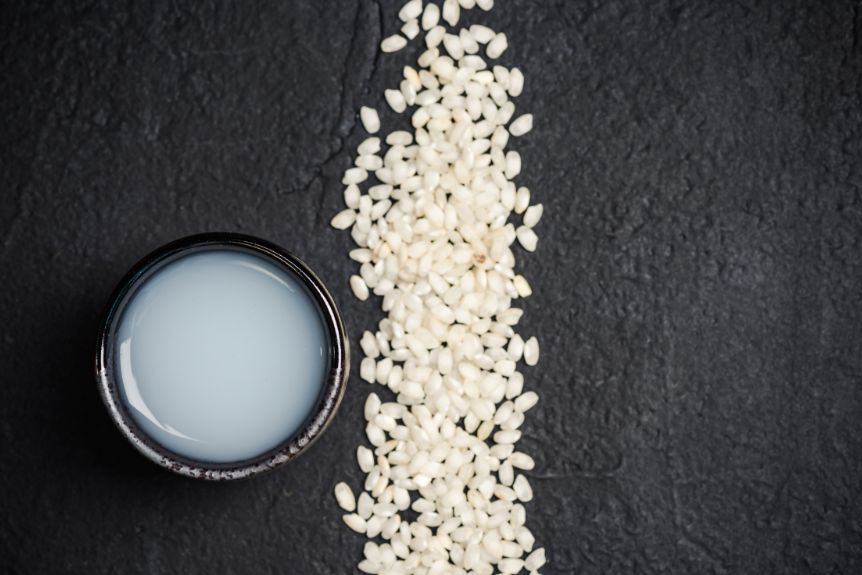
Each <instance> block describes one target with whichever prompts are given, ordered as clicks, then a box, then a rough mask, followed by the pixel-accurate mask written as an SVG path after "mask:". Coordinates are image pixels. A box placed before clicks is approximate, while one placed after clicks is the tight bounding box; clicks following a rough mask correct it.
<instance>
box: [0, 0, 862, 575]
mask: <svg viewBox="0 0 862 575" xmlns="http://www.w3.org/2000/svg"><path fill="white" fill-rule="evenodd" d="M257 4H258V3H251V2H237V3H232V4H229V5H228V4H223V3H216V2H186V3H182V2H153V3H150V2H141V3H128V4H127V3H118V2H54V3H53V5H45V6H37V5H36V3H25V2H14V1H12V2H6V3H4V4H3V5H2V6H0V67H2V70H3V72H2V77H3V90H2V96H0V113H2V120H3V129H2V130H0V146H2V147H0V150H2V156H0V158H2V159H0V182H2V184H0V186H2V192H0V193H2V195H0V208H2V209H0V232H2V236H0V237H2V247H1V248H0V249H2V251H0V278H2V281H3V290H2V292H0V314H2V315H0V320H2V333H3V337H2V342H0V366H2V373H3V378H2V385H0V429H2V449H0V453H2V456H0V478H2V479H0V481H2V485H3V489H2V495H0V502H2V505H0V565H2V566H3V567H4V569H3V570H4V572H9V573H13V574H30V573H33V574H35V573H39V574H44V573H123V574H132V573H296V574H317V573H348V572H353V571H352V565H354V562H355V561H356V559H357V558H358V557H359V555H360V553H361V547H362V542H363V540H362V539H361V538H360V537H358V536H355V535H353V534H352V533H351V532H350V531H348V530H347V529H346V528H344V527H343V526H342V525H340V523H339V522H340V520H339V517H340V514H339V512H338V510H337V509H336V507H335V504H334V502H333V500H332V497H331V491H332V487H333V485H334V484H335V482H336V481H337V480H339V479H341V478H348V479H350V480H351V482H352V483H353V484H354V485H357V484H358V480H359V473H358V470H357V469H356V468H355V465H354V463H353V450H354V448H355V445H356V444H357V443H358V442H359V441H360V439H361V437H362V426H361V422H360V420H361V414H360V409H359V405H360V402H361V400H362V398H363V397H364V395H365V393H366V392H367V391H368V386H366V385H365V384H363V383H361V382H359V381H358V378H354V381H353V384H352V387H351V388H350V389H349V391H348V395H347V398H346V401H345V404H344V406H343V410H342V412H341V413H340V415H339V417H338V418H337V419H336V421H335V424H334V425H333V427H332V428H331V429H330V430H329V431H328V432H327V433H326V434H325V436H324V437H323V438H322V439H321V441H320V442H319V443H318V444H317V445H315V447H314V448H313V449H312V450H311V452H310V453H309V454H308V455H306V456H304V457H303V458H301V459H300V460H299V461H297V462H296V463H295V464H294V465H291V466H290V467H289V468H286V469H284V470H281V471H279V472H277V473H274V474H271V475H269V476H267V477H262V478H258V479H255V480H252V481H249V482H244V483H234V484H228V485H211V484H202V483H196V482H193V481H190V480H186V479H183V478H181V477H175V476H173V475H170V474H168V473H166V472H163V471H161V470H160V469H158V468H157V467H156V466H154V465H152V464H150V463H149V462H147V461H146V460H145V459H144V458H142V457H140V456H139V455H137V454H136V453H135V452H134V451H133V450H132V449H131V448H130V447H128V446H127V445H126V444H125V443H124V441H123V440H122V438H121V437H120V435H119V433H117V432H116V431H115V430H114V429H113V428H112V426H111V423H110V422H109V420H108V417H107V415H106V413H105V411H104V409H103V408H102V406H101V405H100V403H99V398H98V396H97V394H96V386H95V383H94V382H93V378H92V375H91V373H90V372H91V368H92V357H91V352H92V347H93V342H94V336H95V330H96V323H97V318H98V316H99V313H100V310H101V306H102V305H103V303H104V302H105V300H106V298H107V296H108V294H109V293H110V290H111V288H112V287H113V284H114V282H116V281H117V280H118V279H119V277H120V276H121V274H122V273H123V272H124V271H125V270H126V269H127V268H128V267H129V266H130V265H131V264H132V263H133V262H134V261H135V260H136V259H137V258H138V257H140V256H142V255H143V254H145V253H146V252H148V251H149V250H151V249H153V248H155V247H156V246H158V245H160V244H162V243H164V242H166V241H168V240H171V239H174V238H176V237H178V236H181V235H185V234H190V233H194V232H201V231H213V230H228V231H242V232H246V233H251V234H255V235H259V236H262V237H265V238H268V239H271V240H273V241H276V242H278V243H280V244H282V245H284V246H286V247H288V248H289V249H292V250H294V251H295V252H297V253H298V254H299V255H301V256H302V257H304V258H306V260H307V261H308V262H309V263H310V264H311V265H312V266H313V267H314V268H315V269H316V270H318V271H319V273H320V275H321V277H322V278H323V279H324V281H325V282H327V284H328V285H330V286H331V288H332V290H333V292H334V294H335V297H336V298H337V300H338V301H339V303H340V304H341V306H342V310H343V312H344V315H345V317H346V320H347V324H348V328H349V329H350V330H351V332H352V334H353V339H354V343H355V342H356V340H357V336H358V335H359V334H360V333H361V330H362V329H364V328H366V327H368V326H370V325H372V322H373V320H374V318H375V317H376V316H377V313H378V312H377V311H376V309H375V306H373V305H370V304H360V303H358V302H357V301H355V300H354V299H352V298H351V297H350V296H349V290H348V287H347V278H348V276H349V274H350V273H351V270H352V269H353V268H352V266H351V265H350V264H349V262H348V260H347V257H346V252H347V250H348V248H349V246H350V241H349V237H348V235H347V234H343V233H341V234H340V233H336V232H335V231H332V230H329V229H328V228H327V225H326V224H327V222H328V220H329V219H330V217H331V216H332V214H334V213H335V212H336V211H337V209H338V208H339V206H340V202H341V185H340V184H339V183H338V181H339V178H340V171H341V170H343V169H344V168H345V167H346V166H347V165H348V163H349V159H350V158H349V156H350V153H349V152H350V150H351V149H352V148H353V146H355V144H356V143H357V142H358V141H359V140H360V138H361V137H362V133H361V129H360V128H359V126H358V125H357V121H356V117H355V116H354V113H353V112H354V110H356V109H357V108H358V106H359V105H360V104H367V103H371V104H374V105H377V106H378V107H380V108H381V110H382V105H383V104H382V97H381V94H382V89H383V88H384V86H389V85H391V84H392V83H393V82H394V80H395V79H396V77H397V76H398V74H399V70H400V68H401V66H403V65H404V63H405V62H406V55H405V53H399V54H396V55H389V56H378V55H377V44H378V43H379V40H380V38H381V33H382V32H385V33H387V34H388V33H390V32H391V31H393V30H394V29H395V25H396V22H395V17H394V13H395V12H396V9H397V5H396V4H395V3H393V2H388V1H387V2H383V1H382V0H381V2H380V4H379V5H378V4H376V3H372V2H364V1H363V2H350V1H346V0H345V1H342V2H322V1H321V2H311V1H306V2H303V1H298V0H297V1H293V2H270V3H265V4H263V3H261V4H260V5H259V6H258V5H257ZM499 4H500V6H499V7H498V8H497V9H496V10H495V12H494V13H492V14H491V15H482V14H471V15H470V19H471V20H472V19H476V18H479V17H482V18H484V19H485V20H486V21H490V22H491V23H492V24H493V25H494V26H497V27H500V28H501V29H503V30H505V31H506V32H507V33H508V34H509V38H510V44H511V48H510V49H509V51H508V53H507V54H506V55H505V57H504V58H503V60H504V62H506V63H514V64H517V65H519V66H521V67H522V68H523V69H524V70H525V72H526V75H527V88H526V90H525V93H524V96H523V97H522V98H521V99H520V102H521V104H522V106H523V109H528V110H530V111H532V112H534V113H535V115H536V127H535V129H534V131H533V133H532V134H531V135H530V136H529V137H527V138H525V139H523V140H519V141H518V142H517V145H518V146H519V148H520V150H521V152H522V154H523V158H524V168H525V171H524V174H523V177H522V181H523V182H524V183H525V184H526V185H528V186H530V187H531V188H532V189H533V191H534V195H535V197H536V199H538V200H539V201H541V202H543V203H544V204H545V206H546V207H545V216H544V220H543V222H542V224H541V241H540V244H539V250H538V252H537V253H536V254H535V255H532V256H529V257H521V258H520V260H519V265H520V266H521V269H522V270H523V272H524V273H525V274H526V275H527V276H528V277H529V278H530V279H531V281H532V284H533V289H534V291H535V296H534V298H532V299H530V300H529V301H527V302H526V303H525V306H524V307H525V308H526V314H525V318H524V321H523V330H524V332H525V333H527V334H532V333H536V334H538V335H539V337H540V339H541V341H542V345H543V350H542V361H541V363H540V365H539V366H538V367H537V368H535V369H533V370H530V371H529V372H528V377H527V381H528V386H530V387H531V388H533V389H536V390H538V391H539V392H540V393H541V395H542V397H543V401H542V402H541V403H540V405H539V406H538V407H537V408H536V409H535V411H534V412H532V417H530V418H528V421H527V424H526V428H525V429H526V436H525V439H524V443H525V445H526V446H527V447H528V448H529V449H530V450H531V451H533V452H534V453H536V454H537V460H538V463H539V467H538V469H537V470H536V471H535V472H534V473H533V478H534V479H533V482H534V487H535V491H536V499H535V501H534V502H533V503H531V504H530V505H529V506H528V510H529V513H528V515H529V523H530V525H531V527H532V528H533V529H534V531H535V532H536V534H537V539H538V540H539V541H540V542H542V543H544V544H545V545H546V546H547V549H548V556H549V559H550V560H551V562H552V566H551V567H549V568H548V569H546V570H544V571H545V573H596V574H599V573H728V574H737V573H751V574H760V573H859V572H862V523H860V517H862V462H860V457H862V387H860V386H862V246H860V237H862V198H860V188H862V128H860V126H862V101H860V91H862V86H860V78H862V14H860V12H862V7H860V4H859V2H849V1H839V0H835V1H832V2H802V1H787V2H754V1H746V0H741V1H738V2H707V1H705V0H704V1H696V2H677V1H658V2H645V3H640V4H636V3H634V2H624V1H604V0H603V1H599V0H595V1H589V2H586V1H580V0H577V1H570V0H557V1H554V2H551V1H548V2H545V1H542V2H526V1H514V0H512V1H502V0H501V1H500V2H499ZM408 53H409V54H415V50H413V51H409V50H408ZM382 116H383V120H384V123H385V124H386V123H387V122H389V121H391V113H383V114H382ZM390 125H391V124H390ZM521 255H522V254H521ZM356 355H358V354H356ZM356 359H357V358H356V357H354V369H355V368H356Z"/></svg>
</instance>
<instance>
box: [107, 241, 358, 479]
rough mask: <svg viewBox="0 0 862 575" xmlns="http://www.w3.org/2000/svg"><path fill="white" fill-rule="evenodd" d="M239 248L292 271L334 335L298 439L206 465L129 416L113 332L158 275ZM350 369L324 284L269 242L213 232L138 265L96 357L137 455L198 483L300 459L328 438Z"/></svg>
mask: <svg viewBox="0 0 862 575" xmlns="http://www.w3.org/2000/svg"><path fill="white" fill-rule="evenodd" d="M223 248H234V249H239V250H243V251H248V252H251V253H253V254H256V255H258V256H261V257H263V258H265V259H267V260H269V261H271V262H272V263H273V264H275V265H277V266H280V267H282V268H285V269H287V270H288V271H289V272H291V273H292V274H294V275H295V276H296V277H297V278H298V279H299V280H300V281H301V282H302V283H303V284H304V285H305V286H306V288H308V291H309V293H310V294H311V296H312V298H313V299H314V300H315V302H316V303H317V305H318V306H319V308H320V311H321V314H322V316H323V320H324V323H325V324H326V327H327V330H328V335H329V342H330V343H329V363H330V365H329V372H328V374H327V375H326V378H325V380H324V383H323V389H322V391H321V396H320V399H319V400H318V404H317V406H316V407H315V408H314V410H313V411H312V412H311V413H310V415H309V417H308V419H307V420H306V422H305V424H303V426H302V427H301V428H300V430H299V431H297V432H296V433H295V434H294V435H293V437H291V438H289V439H287V440H285V441H284V442H283V443H281V444H280V445H278V446H277V447H275V448H274V449H272V450H270V451H268V452H266V453H264V454H262V455H260V456H258V457H255V458H253V459H248V460H245V461H239V462H235V463H206V462H201V461H196V460H192V459H188V458H186V457H183V456H181V455H178V454H176V453H173V452H172V451H170V450H168V449H166V448H165V447H164V446H162V445H161V444H159V443H157V442H155V441H154V440H153V439H151V438H150V437H149V436H148V435H147V434H146V433H145V432H144V431H142V430H141V429H140V428H139V427H138V426H137V424H136V423H135V422H134V420H133V419H132V417H131V415H130V414H129V413H128V411H127V409H126V406H125V403H124V402H123V401H122V399H121V397H120V390H119V388H118V386H117V382H116V381H115V373H114V371H115V370H114V347H115V345H114V344H115V341H114V330H115V328H116V326H117V324H118V322H119V320H120V317H121V316H122V312H123V310H124V309H125V306H126V304H127V303H128V301H129V298H130V297H131V296H132V294H133V293H134V292H135V290H136V289H137V288H138V287H140V286H141V285H143V283H144V282H145V281H146V279H147V278H149V277H150V276H151V275H152V274H153V273H154V272H155V271H157V270H158V269H160V268H161V267H162V266H163V265H164V264H166V263H168V262H170V261H173V260H174V259H176V258H178V257H180V256H183V255H187V254H190V253H194V252H200V251H205V250H210V249H223ZM349 365H350V361H349V349H348V343H347V337H346V336H345V331H344V325H343V323H342V321H341V316H340V315H339V313H338V309H337V308H336V307H335V302H334V301H333V300H332V296H330V295H329V292H328V291H326V288H325V287H324V286H323V283H322V282H321V281H320V280H319V279H318V278H317V276H315V275H314V273H313V272H312V271H311V270H310V269H309V268H308V266H306V265H305V264H304V263H303V262H302V261H301V260H300V259H299V258H297V257H296V256H294V255H293V254H291V253H290V252H288V251H286V250H284V249H282V248H280V247H278V246H276V245H275V244H272V243H270V242H267V241H264V240H261V239H258V238H254V237H251V236H245V235H240V234H231V233H211V234H201V235H195V236H189V237H185V238H182V239H179V240H176V241H174V242H171V243H169V244H167V245H165V246H162V247H161V248H159V249H157V250H155V251H154V252H152V253H150V254H149V255H147V256H146V257H144V259H142V260H141V261H139V262H138V263H137V264H135V266H134V267H132V269H131V270H130V271H129V272H128V273H127V274H126V276H125V277H124V278H123V279H122V281H121V282H120V283H119V285H118V286H117V288H116V289H115V290H114V293H113V295H112V296H111V300H110V303H109V304H108V307H107V309H106V311H105V315H104V319H103V320H102V322H101V324H100V331H99V339H98V350H97V352H96V380H97V382H98V385H99V392H100V394H101V396H102V399H103V400H104V402H105V405H106V406H107V407H108V411H109V412H110V414H111V418H112V419H113V420H114V423H115V424H116V425H117V427H119V429H120V431H121V432H122V434H123V435H124V436H125V437H126V439H128V440H129V441H130V442H131V444H132V445H134V446H135V447H136V448H137V450H138V451H140V452H141V453H142V454H144V455H145V456H146V457H147V458H148V459H150V460H152V461H154V462H155V463H157V464H158V465H161V466H162V467H164V468H166V469H169V470H171V471H173V472H175V473H179V474H181V475H185V476H188V477H193V478H196V479H208V480H213V481H225V480H230V479H243V478H246V477H252V476H254V475H258V474H260V473H264V472H266V471H270V470H272V469H275V468H276V467H279V466H280V465H284V464H285V463H287V462H288V461H291V460H292V459H295V458H296V457H298V456H299V455H300V454H301V453H303V452H304V451H305V450H306V449H308V447H309V446H310V445H311V444H312V443H313V442H314V441H315V440H316V439H317V437H318V436H319V435H320V434H321V433H323V431H324V430H325V429H326V427H327V426H328V425H329V423H330V422H331V421H332V418H333V417H334V416H335V412H336V410H337V409H338V406H339V404H340V403H341V398H342V397H343V396H344V390H345V387H346V384H347V372H348V367H349Z"/></svg>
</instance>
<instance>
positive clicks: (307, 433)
mask: <svg viewBox="0 0 862 575" xmlns="http://www.w3.org/2000/svg"><path fill="white" fill-rule="evenodd" d="M348 364H349V361H348V345H347V339H346V337H345V333H344V326H343V324H342V321H341V318H340V316H339V313H338V310H337V308H336V307H335V303H334V302H333V300H332V297H331V296H330V295H329V293H328V292H327V290H326V288H325V287H324V286H323V284H322V283H321V281H320V280H319V279H318V278H317V277H316V276H315V275H314V273H312V272H311V270H310V269H309V268H308V266H306V265H305V264H304V263H303V262H302V261H300V260H299V259H298V258H297V257H296V256H293V255H292V254H290V253H289V252H287V251H285V250H283V249H282V248H279V247H278V246H276V245H274V244H271V243H269V242H266V241H264V240H260V239H257V238H253V237H249V236H242V235H238V234H225V233H221V234H204V235H198V236H191V237H188V238H184V239H181V240H177V241H176V242H173V243H170V244H168V245H166V246H164V247H162V248H160V249H158V250H156V251H155V252H153V253H151V254H150V255H148V256H147V257H145V258H144V259H143V260H141V261H140V262H139V263H138V264H137V265H135V266H134V267H133V268H132V270H131V271H130V272H129V273H128V274H127V275H126V277H125V278H124V279H123V280H122V281H121V283H120V285H119V286H118V287H117V289H116V291H115V292H114V295H113V296H112V299H111V302H110V304H109V306H108V309H107V312H106V314H105V318H104V321H103V322H102V324H101V330H100V334H99V341H98V351H97V356H96V378H97V381H98V384H99V390H100V392H101V395H102V398H103V399H104V401H105V404H106V405H107V407H108V410H109V412H110V414H111V417H112V418H113V420H114V422H115V423H116V424H117V426H118V427H119V429H120V431H121V432H122V433H123V435H125V437H126V438H127V439H128V440H129V441H130V442H131V443H132V445H134V446H135V447H136V448H137V449H138V450H139V451H140V452H141V453H143V454H144V455H145V456H146V457H148V458H149V459H151V460H152V461H154V462H156V463H158V464H159V465H161V466H163V467H166V468H168V469H170V470H172V471H175V472H177V473H180V474H183V475H187V476H190V477H196V478H202V479H213V480H226V479H238V478H243V477H248V476H251V475H255V474H258V473H261V472H263V471H268V470H270V469H272V468H274V467H278V466H279V465H282V464H284V463H286V462H287V461H290V460H291V459H293V458H295V457H297V456H298V455H299V454H300V453H302V452H303V451H304V450H305V449H307V448H308V446H309V445H310V444H311V443H312V442H313V441H314V439H316V438H317V436H318V435H319V434H320V433H321V432H322V431H323V430H324V429H325V428H326V426H327V425H328V424H329V422H330V421H331V419H332V417H333V416H334V415H335V411H336V409H337V408H338V404H339V403H340V401H341V398H342V396H343V394H344V387H345V384H346V380H347V369H348Z"/></svg>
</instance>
